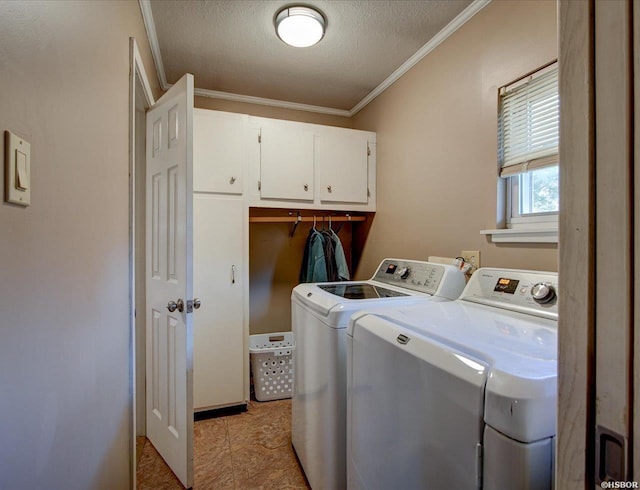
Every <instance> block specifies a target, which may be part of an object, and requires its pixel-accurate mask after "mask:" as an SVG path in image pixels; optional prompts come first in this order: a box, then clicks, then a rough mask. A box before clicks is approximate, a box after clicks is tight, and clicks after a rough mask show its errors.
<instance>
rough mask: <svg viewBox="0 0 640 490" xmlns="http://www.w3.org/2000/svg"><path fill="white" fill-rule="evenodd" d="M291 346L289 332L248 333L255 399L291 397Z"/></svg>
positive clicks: (291, 334) (265, 399)
mask: <svg viewBox="0 0 640 490" xmlns="http://www.w3.org/2000/svg"><path fill="white" fill-rule="evenodd" d="M294 347H295V346H294V342H293V333H292V332H277V333H268V334H260V335H250V336H249V354H250V357H251V372H252V373H253V386H254V389H255V395H256V400H258V401H261V402H264V401H268V400H280V399H282V398H291V392H292V383H293V359H292V354H293V349H294Z"/></svg>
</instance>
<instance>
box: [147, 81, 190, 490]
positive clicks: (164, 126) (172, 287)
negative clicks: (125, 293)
mask: <svg viewBox="0 0 640 490" xmlns="http://www.w3.org/2000/svg"><path fill="white" fill-rule="evenodd" d="M192 167H193V75H189V74H187V75H185V76H184V77H182V78H181V79H180V81H179V82H178V83H176V84H175V85H174V86H173V87H171V89H169V91H168V92H167V93H166V94H165V95H163V96H162V97H161V98H160V99H159V100H158V102H157V103H156V104H155V105H154V106H153V108H152V109H150V110H149V112H148V113H147V177H146V179H147V194H146V195H147V206H146V208H147V215H146V227H147V232H146V261H147V266H146V288H147V303H146V307H147V336H146V337H147V347H146V349H147V351H146V354H147V357H146V359H147V375H146V378H147V380H146V381H147V386H146V393H147V437H148V438H149V440H150V441H151V443H152V444H153V445H154V446H155V448H156V449H157V450H158V452H159V453H160V455H161V456H162V457H163V458H164V460H165V461H166V462H167V464H168V465H169V467H170V468H171V469H172V470H173V472H174V473H175V474H176V476H177V477H178V479H179V480H180V481H181V482H182V484H183V485H184V486H185V487H187V488H189V487H191V486H192V485H193V398H192V396H193V386H192V385H193V380H192V374H193V331H192V318H191V317H192V315H191V310H192V304H193V303H192V301H191V300H192V296H191V294H192V289H193V277H192V273H193V259H192V248H193V237H192V229H193V216H192V207H193V200H192V198H191V196H192V191H193V175H192ZM180 303H182V304H183V306H182V307H181V306H179V305H180Z"/></svg>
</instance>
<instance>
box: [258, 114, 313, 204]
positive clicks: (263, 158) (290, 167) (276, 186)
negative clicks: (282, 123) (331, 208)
mask: <svg viewBox="0 0 640 490" xmlns="http://www.w3.org/2000/svg"><path fill="white" fill-rule="evenodd" d="M260 133H261V134H260V141H259V143H260V197H261V198H262V199H287V200H289V199H291V200H301V201H313V197H314V186H313V169H314V165H313V163H314V151H313V132H312V131H309V130H308V129H302V128H299V127H283V128H277V127H265V128H262V129H261V132H260Z"/></svg>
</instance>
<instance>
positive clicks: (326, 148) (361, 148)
mask: <svg viewBox="0 0 640 490" xmlns="http://www.w3.org/2000/svg"><path fill="white" fill-rule="evenodd" d="M316 141H317V144H318V167H319V173H320V200H321V201H323V202H353V203H366V202H367V197H368V193H367V189H368V151H367V136H366V135H361V134H358V133H351V132H346V131H345V132H344V133H340V134H326V135H322V136H319V137H318V139H317V140H316Z"/></svg>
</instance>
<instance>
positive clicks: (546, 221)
mask: <svg viewBox="0 0 640 490" xmlns="http://www.w3.org/2000/svg"><path fill="white" fill-rule="evenodd" d="M553 65H555V68H550V67H552V66H553ZM550 69H555V70H558V60H557V59H555V60H553V61H550V62H549V63H546V64H544V65H542V66H540V67H538V68H536V69H535V70H532V71H530V72H529V73H527V74H525V75H523V76H521V77H519V78H517V79H516V80H513V81H512V82H510V83H508V84H506V85H504V86H502V87H500V88H499V89H498V100H497V109H498V110H497V116H498V159H497V166H498V177H497V181H498V182H497V183H498V210H497V211H498V215H497V218H498V227H500V226H501V225H502V228H498V229H492V230H481V231H480V233H481V234H483V235H489V236H490V240H491V241H492V242H520V243H532V242H533V243H557V242H558V217H559V210H558V211H549V212H543V213H526V214H523V213H521V210H520V191H521V189H520V178H519V176H520V175H521V174H524V173H528V172H531V171H533V170H535V169H536V168H544V167H551V166H553V165H559V164H560V161H559V153H558V152H559V146H558V149H557V152H556V153H555V154H553V155H551V156H543V157H540V158H536V157H534V158H532V160H531V162H524V163H516V164H512V165H507V166H503V155H504V150H503V141H502V137H503V133H502V130H503V129H502V127H501V124H502V123H501V120H502V117H503V116H502V113H501V111H502V97H504V92H505V91H506V90H508V89H510V88H513V87H517V86H522V85H523V84H525V83H528V82H527V81H526V80H527V79H531V80H533V79H534V77H537V76H543V75H544V74H546V73H548V71H549V70H550ZM558 116H559V113H558ZM545 159H554V160H555V163H549V162H548V161H547V162H546V164H544V163H543V164H542V165H536V163H538V164H540V161H543V160H545ZM529 163H532V167H533V168H531V169H530V168H528V165H529ZM518 166H520V167H524V169H522V168H520V169H518V168H517V167H518ZM509 167H513V168H512V170H511V172H509V171H507V175H501V172H503V169H508V168H509ZM509 174H511V175H509Z"/></svg>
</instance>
